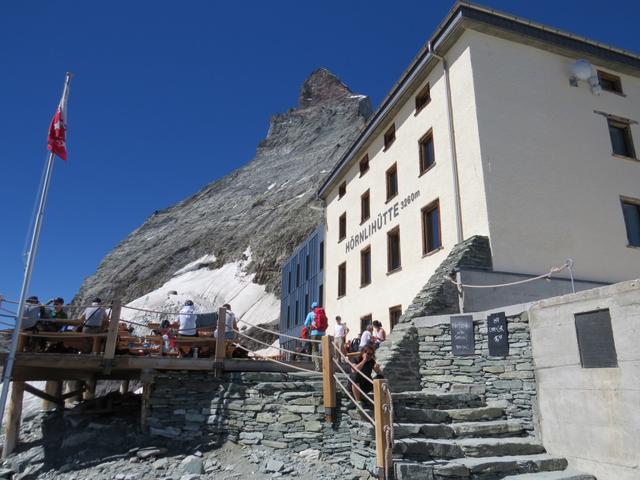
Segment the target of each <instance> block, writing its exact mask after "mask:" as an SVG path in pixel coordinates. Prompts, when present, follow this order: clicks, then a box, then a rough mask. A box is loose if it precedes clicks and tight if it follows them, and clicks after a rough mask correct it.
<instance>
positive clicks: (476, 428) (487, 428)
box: [394, 420, 524, 438]
mask: <svg viewBox="0 0 640 480" xmlns="http://www.w3.org/2000/svg"><path fill="white" fill-rule="evenodd" d="M522 434H524V430H523V428H522V425H521V424H520V423H519V422H517V421H515V420H489V421H484V422H460V423H450V424H448V423H399V424H397V425H396V426H395V427H394V435H395V438H407V437H420V436H422V437H426V438H466V437H500V436H502V437H514V436H518V435H522Z"/></svg>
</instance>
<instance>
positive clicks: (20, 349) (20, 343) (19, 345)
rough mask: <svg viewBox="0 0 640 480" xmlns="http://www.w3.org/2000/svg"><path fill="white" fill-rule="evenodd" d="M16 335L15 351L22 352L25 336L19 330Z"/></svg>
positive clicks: (25, 341) (25, 340)
mask: <svg viewBox="0 0 640 480" xmlns="http://www.w3.org/2000/svg"><path fill="white" fill-rule="evenodd" d="M17 334H18V335H19V337H18V346H17V347H16V353H20V352H24V346H25V344H26V343H27V337H25V336H24V335H22V334H21V333H20V332H17Z"/></svg>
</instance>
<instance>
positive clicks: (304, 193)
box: [296, 192, 307, 198]
mask: <svg viewBox="0 0 640 480" xmlns="http://www.w3.org/2000/svg"><path fill="white" fill-rule="evenodd" d="M306 194H307V192H302V193H301V194H300V195H296V198H302V197H304V196H305V195H306Z"/></svg>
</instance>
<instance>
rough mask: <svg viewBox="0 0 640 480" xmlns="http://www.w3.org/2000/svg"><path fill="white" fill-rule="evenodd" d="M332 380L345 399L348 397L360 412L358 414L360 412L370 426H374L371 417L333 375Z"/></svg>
mask: <svg viewBox="0 0 640 480" xmlns="http://www.w3.org/2000/svg"><path fill="white" fill-rule="evenodd" d="M333 378H334V379H335V381H336V383H337V384H338V385H339V386H340V388H341V389H342V390H343V391H344V393H345V394H346V395H347V397H349V399H350V400H351V401H352V402H353V404H354V405H355V406H356V408H357V409H358V410H360V412H362V414H363V415H364V416H365V417H366V418H367V420H369V422H370V423H371V425H373V426H375V424H376V422H375V421H374V420H373V418H371V416H370V415H369V414H368V413H367V412H365V410H364V408H362V407H361V406H360V404H359V403H358V402H356V399H355V398H354V397H353V396H352V395H351V394H350V393H349V392H348V390H347V387H345V386H344V385H342V383H341V382H340V381H338V379H337V375H335V374H334V375H333Z"/></svg>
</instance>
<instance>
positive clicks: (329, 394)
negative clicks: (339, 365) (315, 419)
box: [322, 335, 336, 423]
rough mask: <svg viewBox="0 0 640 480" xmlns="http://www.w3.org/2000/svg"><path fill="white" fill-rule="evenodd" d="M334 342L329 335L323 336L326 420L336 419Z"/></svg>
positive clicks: (323, 390)
mask: <svg viewBox="0 0 640 480" xmlns="http://www.w3.org/2000/svg"><path fill="white" fill-rule="evenodd" d="M334 371H335V368H334V366H333V342H332V341H331V337H330V336H329V335H324V336H323V337H322V396H323V400H324V416H325V420H326V421H327V422H329V423H333V422H335V420H336V379H335V378H334V376H333V372H334Z"/></svg>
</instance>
